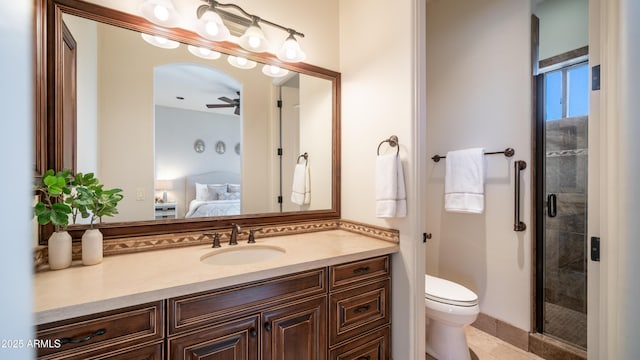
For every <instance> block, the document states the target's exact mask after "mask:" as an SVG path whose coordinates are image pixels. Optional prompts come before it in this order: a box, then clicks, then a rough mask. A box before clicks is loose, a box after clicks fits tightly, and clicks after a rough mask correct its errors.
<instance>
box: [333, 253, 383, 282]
mask: <svg viewBox="0 0 640 360" xmlns="http://www.w3.org/2000/svg"><path fill="white" fill-rule="evenodd" d="M389 265H390V264H389V256H382V257H377V258H373V259H367V260H362V261H356V262H352V263H348V264H344V265H336V266H332V267H331V268H330V270H329V274H330V275H329V276H330V278H329V283H330V284H331V288H332V289H333V288H335V287H339V286H344V285H349V284H354V283H360V282H362V281H363V280H368V279H373V278H378V277H384V276H389Z"/></svg>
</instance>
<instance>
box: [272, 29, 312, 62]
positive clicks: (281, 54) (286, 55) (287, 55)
mask: <svg viewBox="0 0 640 360" xmlns="http://www.w3.org/2000/svg"><path fill="white" fill-rule="evenodd" d="M276 56H277V57H278V59H280V60H282V61H286V62H300V61H303V60H304V59H305V58H306V55H305V53H304V52H303V51H302V49H300V44H298V41H297V40H296V38H295V37H294V36H293V34H289V36H288V37H287V39H286V40H285V41H284V44H282V47H281V48H280V50H278V52H277V53H276Z"/></svg>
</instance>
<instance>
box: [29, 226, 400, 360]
mask: <svg viewBox="0 0 640 360" xmlns="http://www.w3.org/2000/svg"><path fill="white" fill-rule="evenodd" d="M254 245H259V246H269V247H274V248H276V247H277V248H282V249H284V250H285V254H284V255H282V256H279V257H276V258H272V259H267V260H264V261H258V262H253V263H249V264H244V265H233V264H232V265H210V264H207V263H205V262H202V261H200V260H201V259H204V258H206V257H208V256H211V255H212V254H214V255H215V254H216V252H221V251H222V252H224V251H225V250H227V251H229V250H228V249H229V248H230V247H229V246H228V245H226V244H223V248H221V249H215V250H214V249H211V248H210V247H209V246H191V247H186V248H177V249H169V250H161V251H150V252H145V253H139V254H128V255H118V256H111V257H107V258H105V261H104V262H103V263H102V264H99V265H95V266H85V267H83V266H74V267H71V268H69V269H65V270H62V271H44V272H39V273H37V274H36V275H35V286H36V290H35V292H36V322H37V323H38V324H39V325H38V326H37V338H38V339H40V340H42V341H43V344H50V346H46V347H43V348H40V349H39V351H38V357H39V358H41V359H93V358H109V359H195V358H208V359H227V358H234V359H256V360H257V359H265V360H266V359H353V360H355V359H370V360H373V359H388V358H389V351H390V330H389V328H390V291H391V276H390V268H391V259H390V254H392V253H394V252H396V251H398V246H397V244H396V243H392V242H389V241H384V240H379V239H375V238H372V237H369V236H364V235H360V234H355V233H350V232H347V231H344V230H331V231H321V232H316V233H307V234H299V235H289V236H277V237H272V238H268V239H258V244H246V243H242V244H240V245H238V249H241V248H246V249H249V248H250V247H251V246H254ZM234 250H235V249H234ZM240 251H242V250H240ZM172 259H173V260H172ZM136 266H137V267H136ZM161 269H164V270H161ZM69 282H71V283H69ZM64 284H67V285H64ZM115 284H119V286H118V285H115ZM92 309H93V310H92Z"/></svg>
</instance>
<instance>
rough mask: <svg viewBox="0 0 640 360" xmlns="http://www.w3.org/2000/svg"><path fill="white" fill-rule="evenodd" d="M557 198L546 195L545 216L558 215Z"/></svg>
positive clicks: (554, 195) (553, 195)
mask: <svg viewBox="0 0 640 360" xmlns="http://www.w3.org/2000/svg"><path fill="white" fill-rule="evenodd" d="M557 201H558V196H557V195H556V194H549V195H547V216H548V217H556V216H557V215H558V206H557Z"/></svg>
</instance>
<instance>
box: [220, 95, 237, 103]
mask: <svg viewBox="0 0 640 360" xmlns="http://www.w3.org/2000/svg"><path fill="white" fill-rule="evenodd" d="M218 100H222V101H224V102H228V103H229V104H234V103H235V100H232V99H229V98H228V97H226V96H222V97H219V98H218Z"/></svg>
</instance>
